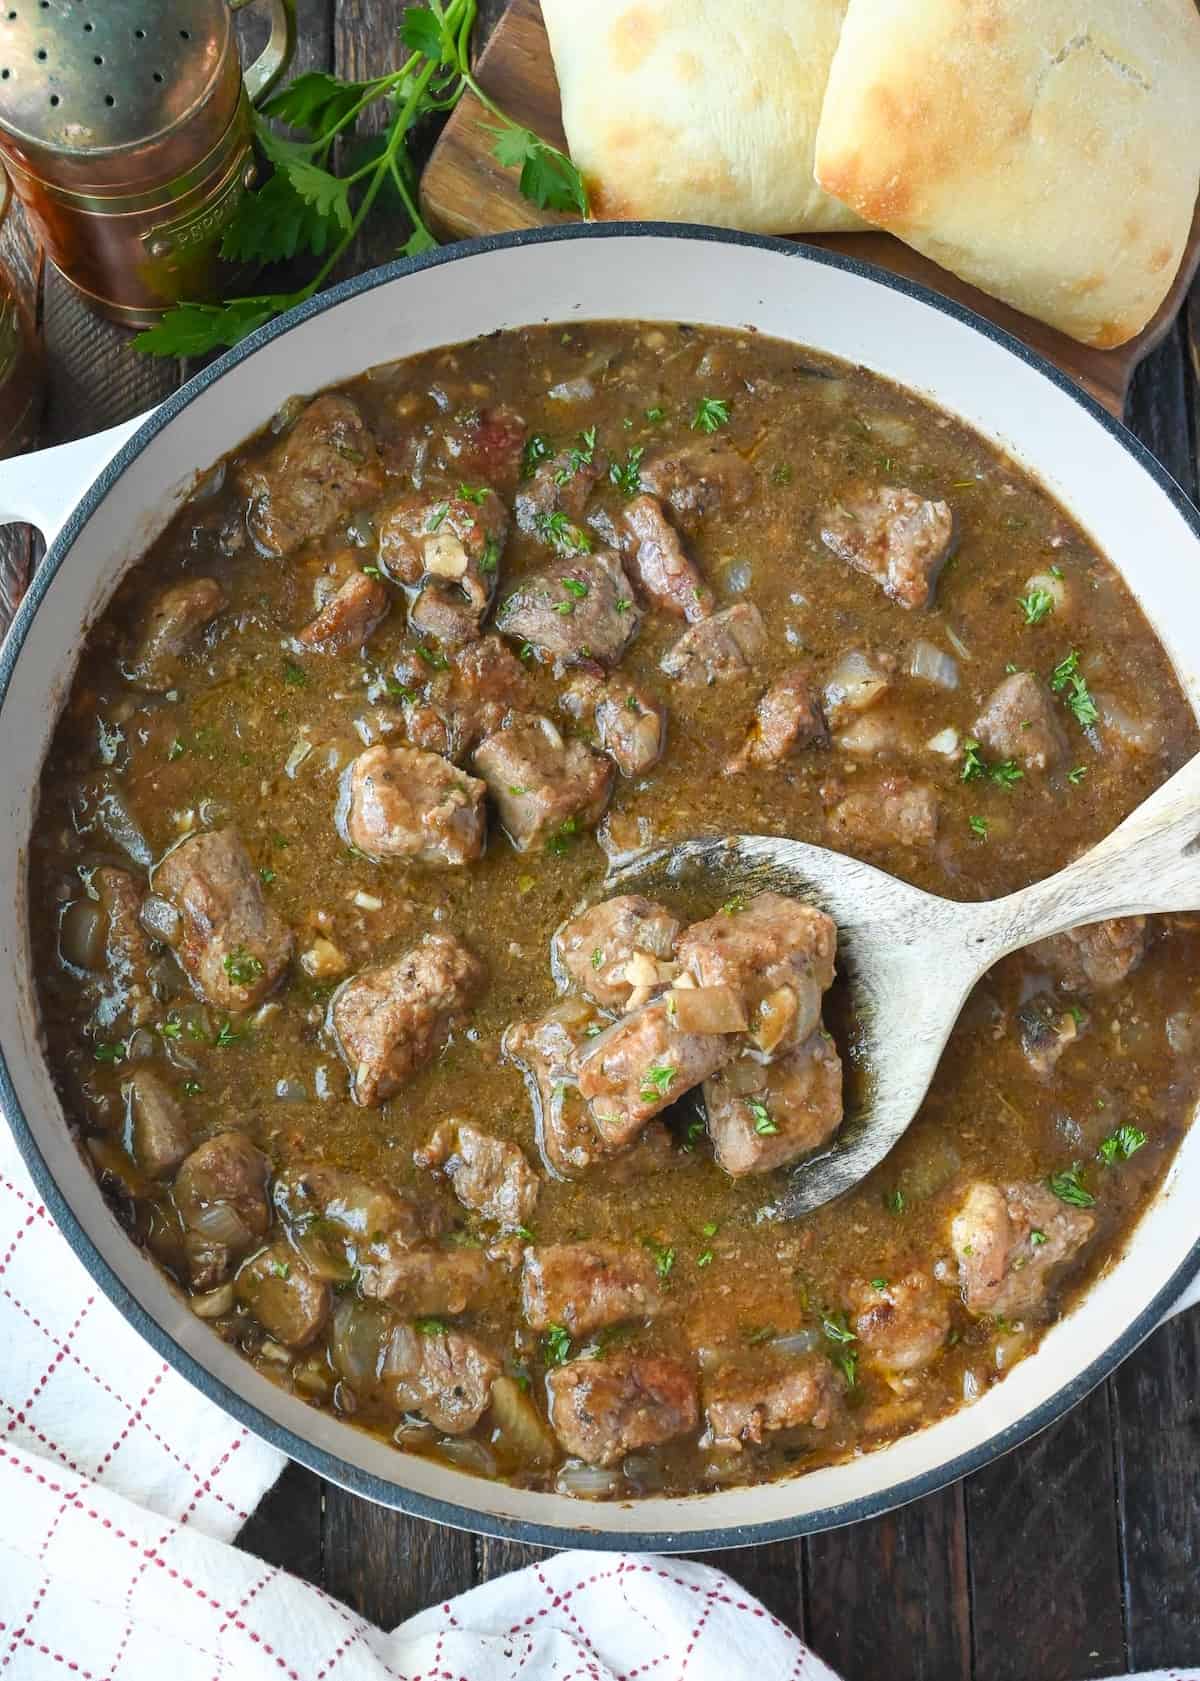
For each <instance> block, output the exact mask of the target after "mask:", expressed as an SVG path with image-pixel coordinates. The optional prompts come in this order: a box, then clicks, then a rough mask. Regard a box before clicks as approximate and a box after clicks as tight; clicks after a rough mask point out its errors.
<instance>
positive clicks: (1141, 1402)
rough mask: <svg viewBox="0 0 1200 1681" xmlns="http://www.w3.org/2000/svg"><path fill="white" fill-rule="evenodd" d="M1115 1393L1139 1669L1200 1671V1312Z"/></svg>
mask: <svg viewBox="0 0 1200 1681" xmlns="http://www.w3.org/2000/svg"><path fill="white" fill-rule="evenodd" d="M1111 1391H1112V1396H1113V1405H1114V1416H1115V1423H1116V1442H1117V1472H1118V1478H1119V1491H1120V1508H1119V1510H1120V1523H1121V1540H1122V1551H1123V1562H1124V1586H1125V1598H1126V1617H1127V1622H1128V1638H1129V1659H1130V1667H1131V1668H1133V1669H1158V1668H1160V1667H1161V1668H1166V1667H1167V1666H1168V1665H1178V1664H1200V1615H1198V1613H1197V1602H1196V1582H1197V1580H1198V1579H1200V1454H1198V1453H1197V1452H1196V1443H1197V1441H1198V1440H1200V1310H1197V1309H1195V1308H1193V1309H1192V1311H1191V1312H1190V1313H1188V1314H1186V1315H1184V1316H1183V1317H1181V1318H1179V1319H1176V1320H1173V1321H1172V1323H1171V1324H1169V1325H1166V1326H1164V1327H1163V1328H1162V1329H1161V1330H1159V1331H1156V1332H1155V1333H1154V1335H1153V1336H1152V1337H1151V1338H1150V1339H1149V1340H1148V1341H1147V1342H1145V1343H1144V1344H1143V1345H1142V1347H1141V1348H1140V1349H1138V1351H1137V1353H1136V1354H1134V1355H1133V1356H1132V1357H1131V1358H1130V1359H1128V1360H1127V1361H1126V1362H1125V1363H1124V1365H1123V1366H1122V1367H1121V1368H1120V1370H1119V1371H1118V1372H1117V1374H1116V1376H1115V1377H1114V1378H1113V1380H1112V1383H1111Z"/></svg>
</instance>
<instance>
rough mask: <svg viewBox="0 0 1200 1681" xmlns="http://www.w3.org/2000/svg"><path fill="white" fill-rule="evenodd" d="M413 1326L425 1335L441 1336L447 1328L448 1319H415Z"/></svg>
mask: <svg viewBox="0 0 1200 1681" xmlns="http://www.w3.org/2000/svg"><path fill="white" fill-rule="evenodd" d="M413 1328H414V1329H415V1330H418V1331H420V1333H421V1335H422V1336H423V1337H440V1336H441V1334H442V1332H443V1331H444V1330H445V1329H446V1321H445V1320H444V1319H434V1318H429V1319H414V1320H413Z"/></svg>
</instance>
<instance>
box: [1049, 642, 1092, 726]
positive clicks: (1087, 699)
mask: <svg viewBox="0 0 1200 1681" xmlns="http://www.w3.org/2000/svg"><path fill="white" fill-rule="evenodd" d="M1050 687H1051V688H1052V689H1053V690H1054V693H1055V694H1056V695H1061V694H1062V693H1063V691H1064V690H1067V689H1069V690H1070V693H1069V694H1067V695H1066V696H1065V699H1066V703H1067V705H1068V707H1069V708H1070V710H1071V711H1072V712H1073V713H1074V714H1075V721H1076V723H1077V724H1078V725H1079V727H1080V728H1081V729H1086V727H1087V726H1088V725H1089V724H1094V723H1095V722H1096V721H1097V719H1098V718H1099V716H1100V713H1099V710H1098V709H1097V706H1096V703H1095V701H1094V700H1093V699H1092V696H1091V692H1090V691H1089V689H1088V686H1087V682H1086V680H1085V678H1084V675H1083V673H1082V672H1081V671H1080V669H1079V650H1078V648H1072V649H1071V652H1070V653H1069V654H1068V655H1067V657H1066V659H1065V660H1059V662H1058V664H1057V665H1056V666H1055V668H1054V670H1053V671H1052V672H1051V674H1050Z"/></svg>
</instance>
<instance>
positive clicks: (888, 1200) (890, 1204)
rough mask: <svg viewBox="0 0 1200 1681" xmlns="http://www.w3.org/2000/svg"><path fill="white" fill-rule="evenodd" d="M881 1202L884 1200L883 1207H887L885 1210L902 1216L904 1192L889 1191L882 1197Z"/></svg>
mask: <svg viewBox="0 0 1200 1681" xmlns="http://www.w3.org/2000/svg"><path fill="white" fill-rule="evenodd" d="M883 1200H884V1205H885V1206H886V1207H887V1209H888V1211H889V1212H890V1213H892V1214H903V1213H904V1207H905V1203H904V1192H903V1191H902V1190H900V1189H898V1188H897V1189H896V1190H894V1191H890V1192H889V1193H888V1195H887V1196H885V1197H884V1199H883Z"/></svg>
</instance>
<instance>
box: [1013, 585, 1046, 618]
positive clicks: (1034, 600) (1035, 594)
mask: <svg viewBox="0 0 1200 1681" xmlns="http://www.w3.org/2000/svg"><path fill="white" fill-rule="evenodd" d="M1017 606H1018V607H1019V608H1020V609H1021V611H1022V613H1024V615H1025V623H1026V624H1027V625H1040V624H1041V622H1042V620H1043V619H1044V618H1045V617H1046V615H1047V614H1048V613H1052V612H1053V611H1054V597H1053V596H1052V595H1051V594H1050V591H1049V590H1030V591H1029V593H1028V595H1020V596H1018V597H1017Z"/></svg>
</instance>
